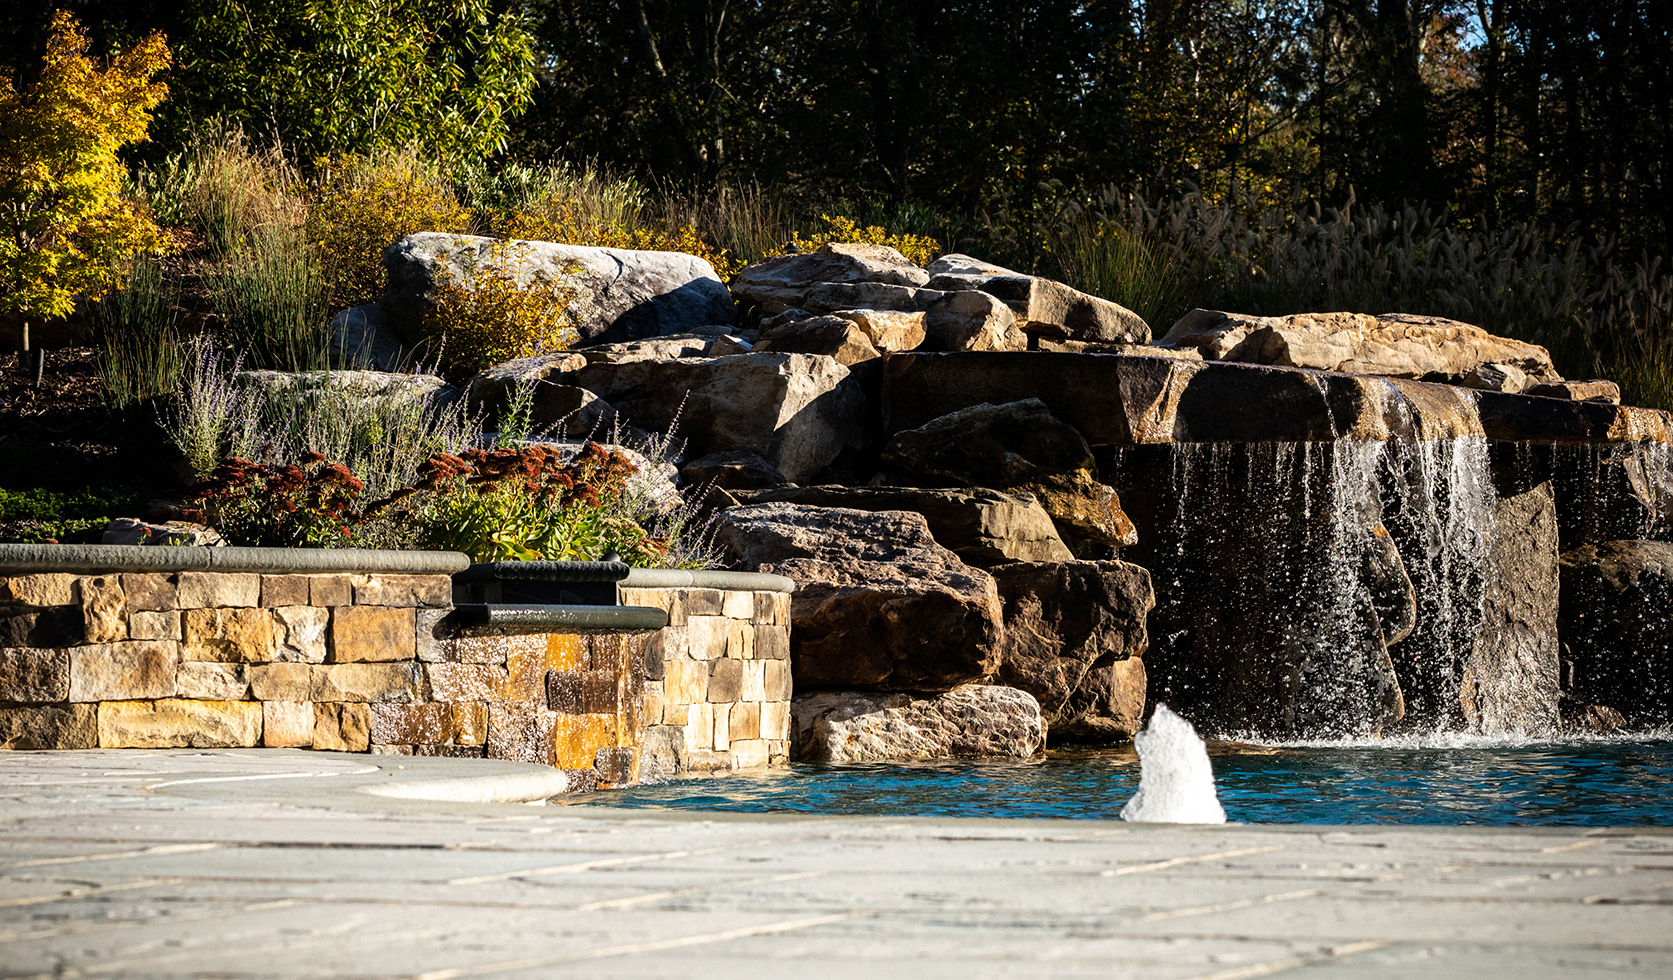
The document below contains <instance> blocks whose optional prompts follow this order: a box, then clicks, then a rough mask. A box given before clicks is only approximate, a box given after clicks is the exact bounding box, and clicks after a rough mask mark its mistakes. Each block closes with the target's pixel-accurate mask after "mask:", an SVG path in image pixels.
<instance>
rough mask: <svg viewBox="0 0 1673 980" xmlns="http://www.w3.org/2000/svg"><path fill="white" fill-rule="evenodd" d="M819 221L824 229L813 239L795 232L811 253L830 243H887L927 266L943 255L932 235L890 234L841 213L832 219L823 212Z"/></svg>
mask: <svg viewBox="0 0 1673 980" xmlns="http://www.w3.org/2000/svg"><path fill="white" fill-rule="evenodd" d="M819 220H820V221H822V222H824V224H825V230H823V231H820V232H817V233H815V234H814V235H813V236H812V237H810V238H803V237H802V235H801V233H800V232H796V233H795V235H794V240H795V242H796V245H797V247H798V248H801V249H802V250H803V251H808V252H811V251H813V250H814V249H816V248H818V247H819V246H821V245H825V244H827V243H830V242H848V243H858V244H866V245H887V246H889V247H890V248H892V249H894V250H895V251H897V252H899V253H900V254H902V255H904V256H906V257H907V258H908V259H911V260H912V261H913V262H916V263H917V264H918V265H928V264H929V263H930V262H932V261H934V260H935V257H936V256H937V255H940V254H941V243H940V242H938V241H936V240H935V239H933V238H928V237H925V236H922V235H891V234H890V233H889V231H888V230H887V229H885V228H883V227H881V226H878V225H871V226H870V227H866V228H861V227H860V226H859V225H858V224H857V223H856V222H855V221H854V220H853V219H852V218H845V217H843V216H842V215H837V216H836V217H834V218H833V217H831V216H830V215H828V214H822V215H820V216H819Z"/></svg>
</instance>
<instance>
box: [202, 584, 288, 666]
mask: <svg viewBox="0 0 1673 980" xmlns="http://www.w3.org/2000/svg"><path fill="white" fill-rule="evenodd" d="M181 575H182V578H184V576H185V575H186V573H184V572H183V573H181ZM251 578H253V579H257V580H259V578H260V576H251ZM182 601H183V602H184V601H185V600H184V599H183V600H182ZM182 629H183V632H184V636H185V640H184V641H183V642H182V643H181V645H180V657H181V659H182V660H218V661H223V662H227V663H250V664H258V663H266V662H267V661H270V660H272V659H273V655H274V654H275V653H277V652H278V649H279V630H278V628H277V626H275V624H274V622H273V613H272V612H271V611H270V610H267V609H261V608H257V607H256V606H255V605H254V604H253V603H252V604H251V605H250V606H248V607H244V608H218V609H197V608H188V609H187V610H186V612H185V616H184V621H183V626H182Z"/></svg>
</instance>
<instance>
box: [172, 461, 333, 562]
mask: <svg viewBox="0 0 1673 980" xmlns="http://www.w3.org/2000/svg"><path fill="white" fill-rule="evenodd" d="M365 489H366V487H365V485H364V484H362V483H361V482H360V480H359V479H357V478H356V477H355V475H354V474H353V473H350V472H349V470H348V467H346V466H344V465H343V464H341V463H333V462H330V461H329V460H327V459H326V458H325V457H324V456H322V455H320V454H319V453H314V452H310V453H305V454H304V455H303V456H302V458H301V460H300V461H299V462H297V463H275V464H267V463H254V462H251V461H250V460H247V459H242V458H237V457H235V458H233V459H230V460H227V461H226V462H224V463H222V464H221V465H219V466H217V467H215V470H214V472H213V473H211V474H210V475H209V478H208V479H206V480H204V481H202V482H201V483H199V484H198V485H197V486H195V487H193V488H192V490H191V491H190V492H189V493H188V494H187V499H188V500H192V501H196V502H197V504H198V507H197V510H196V512H195V513H194V514H193V515H192V516H193V518H194V519H196V520H201V521H203V522H204V523H207V524H212V525H214V526H215V528H216V529H217V530H219V531H220V532H221V534H222V535H223V536H225V537H226V538H227V540H229V541H231V542H232V543H233V544H238V545H252V546H261V547H274V548H324V547H330V546H331V545H341V544H343V543H344V539H345V538H347V537H348V536H349V535H350V534H351V533H352V528H353V527H354V525H356V524H358V523H359V522H360V520H361V516H360V514H359V513H357V512H356V511H355V510H354V504H355V501H357V500H359V499H360V494H361V493H362V492H363V491H364V490H365Z"/></svg>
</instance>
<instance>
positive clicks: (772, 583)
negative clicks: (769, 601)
mask: <svg viewBox="0 0 1673 980" xmlns="http://www.w3.org/2000/svg"><path fill="white" fill-rule="evenodd" d="M621 584H622V588H624V589H722V590H725V591H728V592H794V591H796V580H795V579H791V578H786V577H784V576H783V575H769V574H767V573H766V572H721V571H697V572H692V571H686V570H684V569H679V568H635V569H634V570H632V571H631V572H628V573H627V578H625V579H622V583H621Z"/></svg>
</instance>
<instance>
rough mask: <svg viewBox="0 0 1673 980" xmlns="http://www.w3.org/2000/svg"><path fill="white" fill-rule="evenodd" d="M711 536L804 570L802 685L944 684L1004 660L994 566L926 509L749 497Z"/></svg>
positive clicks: (764, 564)
mask: <svg viewBox="0 0 1673 980" xmlns="http://www.w3.org/2000/svg"><path fill="white" fill-rule="evenodd" d="M715 539H716V541H717V542H718V543H719V544H720V545H721V546H723V547H724V548H726V549H727V551H728V552H730V553H731V555H732V556H733V557H735V558H736V559H737V561H738V563H739V567H740V568H741V569H743V570H745V571H752V572H754V571H760V572H771V573H775V574H778V575H786V576H789V577H790V578H792V579H795V580H796V583H797V588H796V593H795V595H794V596H792V598H791V600H790V618H791V623H792V627H793V628H792V629H791V631H790V652H791V660H792V668H793V671H794V673H795V676H796V686H797V689H798V690H811V689H817V688H868V689H876V690H885V691H944V690H948V689H951V688H953V687H956V686H958V685H960V684H967V683H971V682H973V681H980V680H983V679H985V678H987V677H989V676H991V675H992V674H993V672H994V670H995V669H996V668H997V667H998V665H999V644H1000V640H1001V636H1002V628H1001V625H1000V605H999V593H998V591H997V590H996V589H995V588H994V584H993V578H992V576H990V575H988V574H987V573H986V572H983V571H980V570H977V569H974V568H970V567H969V566H967V565H965V564H964V563H963V562H961V561H959V560H958V556H957V555H954V554H953V553H952V552H951V551H948V550H947V549H946V548H943V547H941V546H940V545H939V544H936V542H935V539H934V538H933V537H932V536H931V535H930V530H929V524H928V522H926V521H925V520H924V518H923V516H922V515H920V514H913V513H907V512H905V511H881V512H878V513H871V512H867V511H861V510H851V509H847V508H838V507H805V506H800V505H797V504H785V503H768V504H753V505H749V506H744V507H733V508H731V509H728V510H726V511H723V512H722V513H721V515H720V517H719V519H718V521H717V526H716V532H715Z"/></svg>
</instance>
